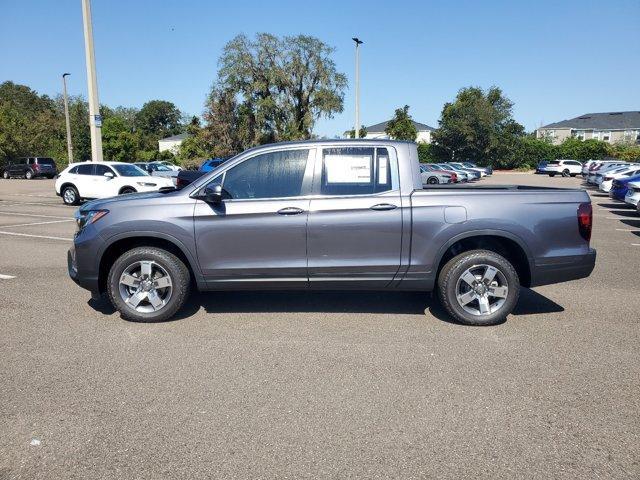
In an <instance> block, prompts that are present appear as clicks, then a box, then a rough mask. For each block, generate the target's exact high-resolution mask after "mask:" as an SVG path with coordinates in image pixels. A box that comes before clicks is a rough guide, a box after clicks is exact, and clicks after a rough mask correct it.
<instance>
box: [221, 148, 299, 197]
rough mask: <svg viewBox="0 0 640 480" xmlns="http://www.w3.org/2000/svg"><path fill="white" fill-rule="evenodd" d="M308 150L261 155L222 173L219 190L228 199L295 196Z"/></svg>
mask: <svg viewBox="0 0 640 480" xmlns="http://www.w3.org/2000/svg"><path fill="white" fill-rule="evenodd" d="M308 158H309V150H308V149H305V150H285V151H280V152H270V153H263V154H262V155H256V156H255V157H253V158H250V159H248V160H245V161H244V162H242V163H240V164H239V165H236V166H235V167H233V168H232V169H231V170H228V171H227V172H225V175H224V180H223V185H222V186H223V188H224V190H225V192H226V193H228V194H229V196H230V197H231V198H232V199H237V200H240V199H253V198H283V197H297V196H299V195H301V193H302V182H303V180H304V174H305V170H306V168H307V160H308Z"/></svg>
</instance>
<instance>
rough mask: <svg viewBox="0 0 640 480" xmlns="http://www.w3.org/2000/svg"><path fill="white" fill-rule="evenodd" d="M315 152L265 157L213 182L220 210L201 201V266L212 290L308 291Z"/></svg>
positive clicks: (196, 214) (266, 153) (198, 222)
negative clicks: (221, 195) (218, 187)
mask: <svg viewBox="0 0 640 480" xmlns="http://www.w3.org/2000/svg"><path fill="white" fill-rule="evenodd" d="M314 152H315V148H309V147H306V148H288V149H273V150H271V151H262V152H259V153H256V154H254V155H253V156H248V157H247V158H245V159H243V160H242V161H241V162H240V163H237V164H235V165H234V166H233V167H232V168H230V169H228V170H226V171H225V172H224V173H221V174H220V175H218V176H217V177H214V179H213V180H212V181H211V182H210V184H209V185H211V184H215V183H217V184H221V185H222V187H223V189H224V192H225V197H226V198H225V199H224V200H223V202H222V203H221V204H217V205H215V204H209V203H206V202H204V201H202V200H197V201H196V205H195V210H194V224H195V236H196V245H197V253H198V261H199V263H200V267H201V270H202V272H203V274H204V275H205V276H206V278H207V281H208V282H209V283H210V285H211V286H212V287H213V288H255V287H260V286H269V287H274V286H275V287H276V288H278V287H281V288H285V287H287V288H290V287H293V288H306V287H307V286H308V276H307V256H306V255H307V215H308V212H309V201H310V200H309V195H310V192H311V182H312V179H313V159H314Z"/></svg>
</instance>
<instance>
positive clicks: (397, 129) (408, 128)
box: [384, 105, 418, 142]
mask: <svg viewBox="0 0 640 480" xmlns="http://www.w3.org/2000/svg"><path fill="white" fill-rule="evenodd" d="M384 132H385V133H386V134H387V135H389V137H390V138H393V139H395V140H409V141H410V142H415V141H416V137H417V136H418V130H417V129H416V126H415V125H414V123H413V119H412V118H411V115H409V105H405V106H404V107H402V108H398V109H396V113H395V114H394V116H393V118H392V119H391V120H389V123H387V128H385V129H384Z"/></svg>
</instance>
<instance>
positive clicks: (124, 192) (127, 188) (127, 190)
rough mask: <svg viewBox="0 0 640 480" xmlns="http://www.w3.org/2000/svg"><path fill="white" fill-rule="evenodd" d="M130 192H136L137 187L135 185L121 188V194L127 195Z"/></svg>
mask: <svg viewBox="0 0 640 480" xmlns="http://www.w3.org/2000/svg"><path fill="white" fill-rule="evenodd" d="M129 193H136V189H135V188H133V187H124V188H123V189H122V190H120V193H119V195H127V194H129Z"/></svg>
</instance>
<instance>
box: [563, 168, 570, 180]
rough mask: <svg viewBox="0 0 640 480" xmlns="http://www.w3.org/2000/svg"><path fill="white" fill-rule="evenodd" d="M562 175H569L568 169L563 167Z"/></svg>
mask: <svg viewBox="0 0 640 480" xmlns="http://www.w3.org/2000/svg"><path fill="white" fill-rule="evenodd" d="M562 176H563V177H565V178H566V177H568V176H569V170H568V169H566V168H565V169H564V170H563V171H562Z"/></svg>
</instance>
